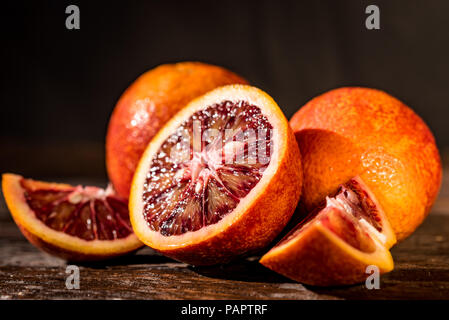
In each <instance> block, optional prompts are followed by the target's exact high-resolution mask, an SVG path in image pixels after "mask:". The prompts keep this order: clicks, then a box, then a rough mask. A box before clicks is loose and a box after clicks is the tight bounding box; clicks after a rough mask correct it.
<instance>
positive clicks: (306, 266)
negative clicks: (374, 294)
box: [260, 177, 396, 286]
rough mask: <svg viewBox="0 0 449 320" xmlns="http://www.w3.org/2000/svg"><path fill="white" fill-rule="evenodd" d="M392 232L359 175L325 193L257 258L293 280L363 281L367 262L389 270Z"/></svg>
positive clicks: (312, 282)
mask: <svg viewBox="0 0 449 320" xmlns="http://www.w3.org/2000/svg"><path fill="white" fill-rule="evenodd" d="M395 242H396V238H395V235H394V232H393V230H392V228H391V226H390V224H389V222H388V220H387V218H386V216H385V214H384V212H383V210H382V208H381V207H380V205H379V203H378V202H377V200H376V199H375V197H374V195H373V194H372V192H371V191H370V190H369V189H368V187H367V186H366V185H365V183H364V182H363V181H362V180H361V179H360V177H355V178H353V179H351V180H349V181H348V182H346V183H345V184H343V185H341V186H340V187H339V190H338V191H337V192H336V194H335V195H333V196H330V197H326V203H325V204H324V206H323V207H321V208H317V209H316V210H314V211H313V212H312V213H311V214H310V216H309V217H308V218H307V219H306V220H305V221H303V222H302V223H300V224H299V225H298V226H297V227H296V228H294V229H293V230H292V231H291V232H290V233H289V234H287V236H285V237H284V239H283V240H281V241H280V242H279V244H278V245H276V246H275V247H274V248H273V249H271V250H270V251H269V252H268V253H267V254H265V255H264V256H263V257H262V259H261V260H260V263H262V264H263V265H265V266H266V267H268V268H270V269H272V270H273V271H276V272H278V273H280V274H283V275H285V276H286V277H289V278H291V279H293V280H296V281H299V282H302V283H306V284H310V285H319V286H330V285H342V284H353V283H357V282H362V281H364V280H365V279H366V278H367V277H368V274H367V273H366V272H367V267H368V266H371V265H373V266H376V267H377V268H378V269H379V271H380V273H385V272H388V271H391V270H392V269H393V259H392V257H391V254H390V252H389V251H388V248H389V247H391V246H392V245H393V244H394V243H395Z"/></svg>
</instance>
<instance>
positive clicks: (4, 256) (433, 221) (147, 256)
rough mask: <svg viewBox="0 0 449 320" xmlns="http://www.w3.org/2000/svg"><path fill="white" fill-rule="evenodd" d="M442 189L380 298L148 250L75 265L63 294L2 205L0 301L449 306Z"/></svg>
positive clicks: (50, 265) (45, 259) (59, 265)
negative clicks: (75, 284)
mask: <svg viewBox="0 0 449 320" xmlns="http://www.w3.org/2000/svg"><path fill="white" fill-rule="evenodd" d="M445 177H447V175H445ZM448 185H449V184H448V179H444V182H443V189H442V191H441V193H440V198H439V199H438V201H437V203H436V204H435V206H434V210H433V212H432V213H431V214H430V216H429V217H428V219H427V220H426V221H425V223H424V224H423V225H422V226H421V227H420V228H419V229H418V230H417V231H416V232H415V233H414V234H413V235H412V236H411V237H410V238H408V239H406V240H405V241H403V242H402V243H399V244H398V245H397V246H395V247H394V248H393V250H392V253H393V256H394V259H395V263H396V265H395V270H394V271H393V272H391V273H389V274H387V275H384V276H383V277H382V278H381V288H380V290H368V289H366V287H365V286H364V285H355V286H348V287H335V288H315V287H310V286H304V285H301V284H299V283H295V282H293V281H290V280H289V279H286V278H283V277H282V276H280V275H277V274H276V273H274V272H271V271H270V270H268V269H265V268H264V267H263V266H262V265H260V264H259V263H258V262H257V257H252V258H248V259H246V260H243V261H238V262H235V263H232V264H229V265H224V266H216V267H201V268H197V267H191V266H188V265H186V264H183V263H178V262H175V261H173V260H170V259H168V258H165V257H162V256H160V255H158V254H156V253H155V252H154V251H152V250H151V249H149V248H145V249H143V250H141V251H139V252H138V253H137V254H135V255H132V256H128V257H123V258H120V259H117V260H113V261H107V262H102V263H94V264H86V265H79V267H80V289H79V290H68V289H66V286H65V281H66V277H67V274H66V273H65V270H66V265H67V263H66V262H65V261H63V260H60V259H58V258H53V257H51V256H49V255H47V254H45V253H42V252H40V251H38V250H37V249H35V248H34V247H33V246H32V245H30V244H29V243H28V242H27V241H26V240H25V239H24V237H23V236H22V235H21V234H20V232H19V230H18V229H17V227H16V226H15V224H14V222H13V221H12V219H11V218H10V216H9V213H8V211H7V208H6V207H5V204H4V202H2V200H1V201H0V299H449V189H448V188H447V186H448Z"/></svg>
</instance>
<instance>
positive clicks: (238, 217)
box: [130, 85, 302, 265]
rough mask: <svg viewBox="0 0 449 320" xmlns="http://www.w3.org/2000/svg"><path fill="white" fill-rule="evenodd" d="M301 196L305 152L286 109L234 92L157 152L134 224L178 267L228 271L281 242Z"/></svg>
mask: <svg viewBox="0 0 449 320" xmlns="http://www.w3.org/2000/svg"><path fill="white" fill-rule="evenodd" d="M301 187H302V167H301V160H300V153H299V149H298V146H297V144H296V141H295V137H294V135H293V132H292V131H291V129H290V127H289V125H288V122H287V120H286V119H285V116H284V115H283V114H282V112H281V110H280V109H279V107H278V106H277V104H276V103H275V102H274V101H273V99H272V98H271V97H269V96H268V95H267V94H266V93H264V92H262V91H261V90H259V89H257V88H254V87H250V86H245V85H230V86H224V87H221V88H218V89H215V90H213V91H211V92H209V93H207V94H205V95H204V96H202V97H199V98H197V99H195V100H193V101H192V102H190V103H189V104H188V105H187V106H186V107H185V108H184V109H183V110H182V111H180V112H179V113H178V114H177V115H175V116H174V118H173V119H172V120H170V121H169V122H168V123H167V124H166V125H165V126H164V127H163V128H162V129H161V130H160V132H159V133H158V134H157V135H156V137H155V138H154V139H153V140H152V141H151V142H150V144H149V145H148V148H147V149H146V151H145V153H144V155H143V156H142V159H141V161H140V163H139V166H138V168H137V170H136V174H135V176H134V180H133V184H132V189H131V194H130V217H131V223H132V225H133V228H134V231H135V232H136V234H137V236H138V237H139V238H140V239H141V240H142V241H143V242H144V243H145V244H147V245H148V246H150V247H152V248H154V249H156V250H158V251H160V252H162V253H163V254H165V255H167V256H169V257H172V258H174V259H177V260H180V261H184V262H187V263H190V264H194V265H210V264H215V263H223V262H227V261H229V260H231V259H232V258H234V257H236V256H239V255H241V254H245V253H248V252H251V251H254V250H257V249H261V248H263V247H264V246H266V245H267V244H268V243H269V242H270V241H272V240H273V239H274V238H275V236H276V235H277V234H278V233H279V232H280V231H281V230H282V229H283V227H284V226H285V225H286V223H287V222H288V220H289V219H290V217H291V215H292V213H293V211H294V209H295V207H296V205H297V202H298V200H299V197H300V193H301Z"/></svg>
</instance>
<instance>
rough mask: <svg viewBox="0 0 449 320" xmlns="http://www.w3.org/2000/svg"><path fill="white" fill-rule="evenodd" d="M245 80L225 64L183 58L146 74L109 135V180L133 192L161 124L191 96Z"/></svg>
mask: <svg viewBox="0 0 449 320" xmlns="http://www.w3.org/2000/svg"><path fill="white" fill-rule="evenodd" d="M234 83H236V84H238V83H240V84H245V83H246V81H245V80H244V79H242V78H240V77H239V76H237V75H236V74H234V73H232V72H230V71H228V70H226V69H223V68H221V67H217V66H213V65H209V64H205V63H199V62H182V63H176V64H166V65H161V66H159V67H157V68H155V69H152V70H150V71H148V72H146V73H144V74H143V75H141V76H140V77H139V78H138V79H137V80H136V81H134V83H132V84H131V85H130V86H129V88H128V89H126V91H125V92H124V93H123V95H122V96H121V97H120V99H119V101H118V102H117V105H116V107H115V109H114V111H113V113H112V116H111V119H110V122H109V126H108V131H107V136H106V166H107V171H108V176H109V179H110V180H111V182H112V184H113V185H114V188H115V189H116V190H117V192H118V194H119V195H121V196H122V197H126V198H127V197H128V195H129V190H130V187H131V181H132V177H133V174H134V171H135V170H136V167H137V164H138V162H139V159H140V157H141V155H142V153H143V151H144V150H145V148H146V146H147V144H148V142H149V141H150V140H151V139H152V138H153V137H154V135H155V134H156V133H157V132H158V131H159V129H160V128H161V127H162V126H163V125H164V124H165V123H166V122H167V121H168V120H169V119H170V118H171V117H172V116H173V115H174V114H175V113H176V112H178V111H179V110H180V109H181V108H182V107H184V106H185V105H186V104H187V103H188V102H189V101H190V100H192V99H193V98H196V97H198V96H200V95H202V94H204V93H206V92H208V91H210V90H212V89H215V88H216V87H219V86H223V85H227V84H234Z"/></svg>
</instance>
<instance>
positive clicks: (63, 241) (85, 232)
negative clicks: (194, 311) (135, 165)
mask: <svg viewBox="0 0 449 320" xmlns="http://www.w3.org/2000/svg"><path fill="white" fill-rule="evenodd" d="M2 189H3V194H4V196H5V200H6V204H7V205H8V208H9V210H10V211H11V214H12V217H13V218H14V221H15V222H16V224H17V225H18V226H19V228H20V230H21V231H22V233H23V234H24V235H25V237H26V238H27V239H28V240H29V241H30V242H31V243H33V244H34V245H36V246H37V247H39V248H40V249H42V250H44V251H46V252H48V253H50V254H53V255H56V256H59V257H62V258H64V259H67V260H73V261H84V260H101V259H106V258H111V257H115V256H119V255H122V254H125V253H128V252H131V251H134V250H135V249H137V248H139V247H140V246H141V245H142V244H141V242H140V241H139V240H138V239H137V237H136V236H135V235H134V233H133V231H132V228H131V225H130V222H129V215H128V209H127V202H126V200H124V199H122V198H120V197H117V196H116V195H114V194H113V192H112V191H111V190H103V189H100V188H96V187H85V188H82V187H81V186H76V187H74V186H70V185H67V184H57V183H46V182H41V181H35V180H31V179H24V178H23V177H22V176H19V175H15V174H4V175H3V176H2Z"/></svg>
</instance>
